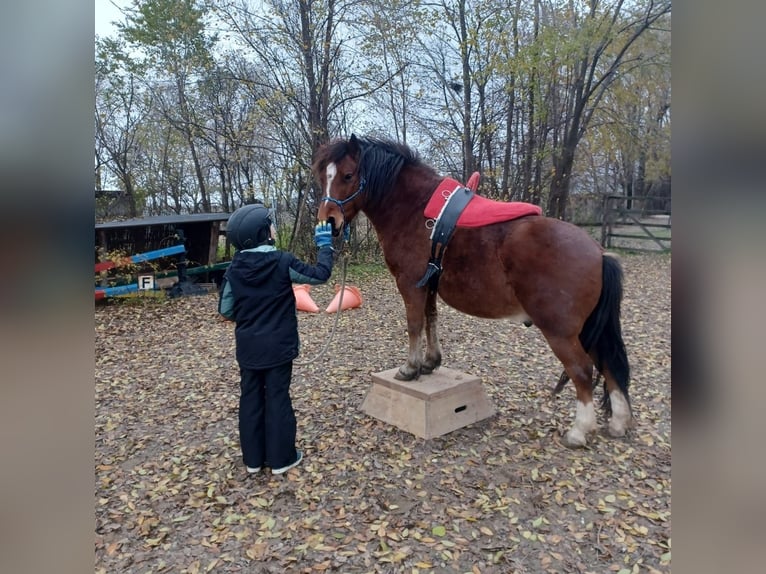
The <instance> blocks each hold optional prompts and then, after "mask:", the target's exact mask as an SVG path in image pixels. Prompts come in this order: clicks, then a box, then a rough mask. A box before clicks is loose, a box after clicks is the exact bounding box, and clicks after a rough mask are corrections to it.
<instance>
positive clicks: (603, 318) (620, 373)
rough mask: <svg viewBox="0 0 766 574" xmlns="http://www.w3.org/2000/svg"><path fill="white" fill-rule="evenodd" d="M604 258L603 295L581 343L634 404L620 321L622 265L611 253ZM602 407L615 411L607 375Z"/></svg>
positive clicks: (587, 322) (598, 365)
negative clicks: (608, 389) (629, 392)
mask: <svg viewBox="0 0 766 574" xmlns="http://www.w3.org/2000/svg"><path fill="white" fill-rule="evenodd" d="M602 262H603V263H602V265H603V271H602V279H601V296H600V297H599V299H598V304H597V305H596V308H595V309H593V312H592V313H591V314H590V316H589V317H588V319H587V321H585V325H584V326H583V329H582V332H581V333H580V343H582V346H583V348H584V349H585V350H586V351H587V352H588V353H589V354H590V355H591V357H593V358H594V360H595V362H596V368H597V369H598V370H599V371H601V372H602V373H603V370H604V367H606V368H608V369H609V372H610V373H611V374H612V376H613V377H614V379H615V381H616V382H617V385H618V386H619V387H620V390H621V391H622V393H623V395H625V400H626V401H627V402H628V406H630V397H629V396H628V386H629V385H630V365H629V364H628V354H627V352H626V351H625V343H624V342H623V340H622V327H621V325H620V304H621V303H622V279H623V273H622V266H621V265H620V262H619V261H618V260H617V259H615V258H614V257H612V256H610V255H607V254H605V255H604V256H603V257H602ZM601 407H602V408H603V409H604V411H605V412H606V413H607V414H609V415H611V414H612V403H611V401H610V400H609V392H608V391H607V387H606V378H604V398H603V399H602V400H601Z"/></svg>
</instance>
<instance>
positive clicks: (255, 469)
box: [247, 466, 261, 474]
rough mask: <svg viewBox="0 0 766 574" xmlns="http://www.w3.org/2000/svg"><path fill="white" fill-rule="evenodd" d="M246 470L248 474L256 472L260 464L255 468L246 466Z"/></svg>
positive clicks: (258, 470)
mask: <svg viewBox="0 0 766 574" xmlns="http://www.w3.org/2000/svg"><path fill="white" fill-rule="evenodd" d="M247 472H248V474H255V473H256V472H261V467H260V466H256V467H255V468H253V467H252V466H248V467H247Z"/></svg>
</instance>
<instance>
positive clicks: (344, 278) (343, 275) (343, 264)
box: [293, 241, 349, 367]
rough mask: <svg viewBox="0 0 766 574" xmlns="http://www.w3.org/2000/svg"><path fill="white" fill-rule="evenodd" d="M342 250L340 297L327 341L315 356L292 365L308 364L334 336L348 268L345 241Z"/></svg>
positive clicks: (315, 358)
mask: <svg viewBox="0 0 766 574" xmlns="http://www.w3.org/2000/svg"><path fill="white" fill-rule="evenodd" d="M341 249H342V250H343V251H342V259H341V262H342V266H343V268H342V272H341V278H340V299H338V309H337V310H336V311H335V321H333V324H332V331H330V336H329V337H328V338H327V341H325V344H324V347H322V350H321V351H319V353H318V354H317V356H316V357H314V358H312V359H309V360H307V361H293V365H297V366H299V367H305V366H306V365H310V364H311V363H313V362H314V361H316V360H317V359H319V358H320V357H321V356H322V355H324V354H325V353H326V352H327V348H328V347H329V346H330V343H331V342H332V340H333V337H334V336H335V331H337V329H338V321H339V320H340V312H341V310H342V309H343V306H342V305H343V295H344V293H345V291H346V271H347V269H348V257H349V255H348V253H347V252H346V242H345V241H344V242H343V247H341Z"/></svg>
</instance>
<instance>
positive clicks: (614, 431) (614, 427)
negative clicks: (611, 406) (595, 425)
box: [606, 419, 633, 438]
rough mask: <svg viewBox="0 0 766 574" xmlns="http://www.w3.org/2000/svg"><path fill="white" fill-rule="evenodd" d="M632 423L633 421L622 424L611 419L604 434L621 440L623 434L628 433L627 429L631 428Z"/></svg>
mask: <svg viewBox="0 0 766 574" xmlns="http://www.w3.org/2000/svg"><path fill="white" fill-rule="evenodd" d="M632 422H633V421H629V422H628V423H623V422H618V421H615V420H614V419H612V420H610V421H609V425H607V427H606V432H607V434H608V435H609V436H610V437H612V438H622V437H624V436H625V433H627V432H628V429H629V428H630V427H631V426H633V425H632Z"/></svg>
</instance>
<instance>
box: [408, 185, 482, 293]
mask: <svg viewBox="0 0 766 574" xmlns="http://www.w3.org/2000/svg"><path fill="white" fill-rule="evenodd" d="M473 196H474V193H473V191H471V190H470V189H468V188H467V187H463V186H459V187H458V188H456V189H455V191H453V192H452V193H451V194H450V196H449V197H448V198H447V201H446V203H445V204H444V207H442V210H441V212H440V213H439V216H438V217H437V218H436V223H434V228H433V230H432V231H431V258H430V259H429V260H428V267H427V268H426V272H425V275H423V277H422V278H421V279H420V281H418V283H417V286H418V287H423V286H424V285H426V284H428V287H429V289H430V290H431V292H432V293H433V292H435V291H436V289H437V288H438V286H439V276H440V275H441V273H442V257H443V256H444V250H445V249H446V248H447V244H448V243H449V240H450V238H451V237H452V234H453V233H454V232H455V226H456V225H457V220H458V219H459V218H460V214H461V213H463V210H464V209H465V208H466V206H467V205H468V203H469V202H470V201H471V199H473Z"/></svg>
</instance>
